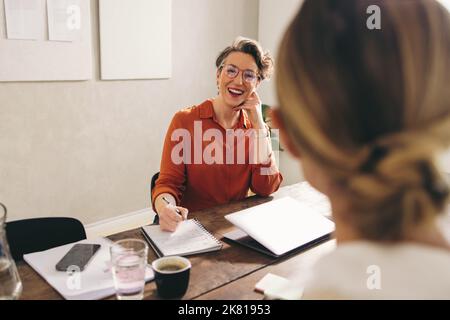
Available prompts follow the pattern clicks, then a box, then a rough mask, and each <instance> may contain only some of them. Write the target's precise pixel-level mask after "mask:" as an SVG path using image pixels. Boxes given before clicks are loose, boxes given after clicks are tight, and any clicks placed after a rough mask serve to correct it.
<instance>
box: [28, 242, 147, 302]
mask: <svg viewBox="0 0 450 320" xmlns="http://www.w3.org/2000/svg"><path fill="white" fill-rule="evenodd" d="M76 243H91V244H100V245H101V248H100V249H99V251H98V252H97V253H96V254H95V256H94V257H93V258H92V260H91V261H90V262H89V264H88V265H87V266H86V268H85V269H84V270H83V271H82V272H76V273H73V274H69V273H67V272H61V271H57V270H56V269H55V265H56V264H57V263H58V261H59V260H60V259H61V258H62V257H63V256H64V255H65V254H66V253H67V252H68V251H69V250H70V248H71V247H72V246H73V245H74V243H71V244H67V245H64V246H60V247H56V248H52V249H49V250H46V251H41V252H35V253H30V254H26V255H24V256H23V257H24V260H25V261H26V262H27V263H28V264H29V265H30V266H31V267H32V268H33V269H34V270H36V272H37V273H39V274H40V275H41V276H42V277H43V278H44V279H45V280H46V281H47V282H48V283H49V284H50V285H51V286H52V287H53V288H55V290H56V291H58V292H59V293H60V294H61V295H62V296H63V297H64V298H65V299H67V300H95V299H102V298H105V297H108V296H111V295H113V294H115V288H114V282H113V277H112V273H111V270H110V261H111V256H110V253H109V248H110V247H111V245H112V241H110V240H108V239H105V238H97V239H93V240H83V241H79V242H76ZM153 278H154V274H153V270H152V269H151V267H150V266H148V267H147V270H146V274H145V280H146V281H149V280H152V279H153Z"/></svg>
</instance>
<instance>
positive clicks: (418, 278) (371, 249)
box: [303, 241, 450, 299]
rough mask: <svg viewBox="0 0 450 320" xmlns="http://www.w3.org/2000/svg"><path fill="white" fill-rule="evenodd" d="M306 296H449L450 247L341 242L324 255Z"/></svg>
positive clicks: (435, 297)
mask: <svg viewBox="0 0 450 320" xmlns="http://www.w3.org/2000/svg"><path fill="white" fill-rule="evenodd" d="M303 298H304V299H450V251H447V250H445V249H440V248H436V247H431V246H426V245H421V244H416V243H402V244H395V245H383V244H378V243H375V242H369V241H355V242H349V243H343V244H339V245H338V246H337V248H336V250H335V251H333V252H332V253H330V254H329V255H327V256H325V257H323V258H322V259H320V260H319V261H318V262H317V264H316V265H315V267H314V269H313V274H312V278H311V279H310V281H309V282H308V283H307V284H306V287H305V292H304V295H303Z"/></svg>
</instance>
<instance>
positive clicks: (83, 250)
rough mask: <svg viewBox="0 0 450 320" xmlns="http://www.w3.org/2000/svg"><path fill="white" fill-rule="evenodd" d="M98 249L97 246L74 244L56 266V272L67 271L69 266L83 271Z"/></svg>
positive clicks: (98, 246)
mask: <svg viewBox="0 0 450 320" xmlns="http://www.w3.org/2000/svg"><path fill="white" fill-rule="evenodd" d="M100 247H101V246H100V245H99V244H87V243H77V244H75V245H74V246H73V247H72V248H70V250H69V252H67V253H66V254H65V255H64V257H62V259H61V260H60V261H59V262H58V263H57V264H56V270H58V271H67V270H68V268H69V267H70V266H76V267H78V268H79V269H80V271H83V270H84V269H85V267H86V265H87V264H88V262H89V261H90V260H91V259H92V257H93V256H94V255H95V254H96V253H97V251H98V250H99V249H100Z"/></svg>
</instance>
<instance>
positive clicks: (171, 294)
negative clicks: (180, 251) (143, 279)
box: [152, 256, 191, 299]
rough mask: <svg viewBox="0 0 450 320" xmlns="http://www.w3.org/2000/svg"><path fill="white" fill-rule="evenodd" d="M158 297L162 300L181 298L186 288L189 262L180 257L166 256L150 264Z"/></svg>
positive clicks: (189, 267)
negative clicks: (153, 272)
mask: <svg viewBox="0 0 450 320" xmlns="http://www.w3.org/2000/svg"><path fill="white" fill-rule="evenodd" d="M152 268H153V270H154V271H155V282H156V288H157V291H158V295H159V296H160V297H161V298H164V299H174V298H181V297H182V296H183V295H184V294H185V293H186V290H187V288H188V284H189V274H190V269H191V262H190V261H189V260H188V259H186V258H184V257H181V256H168V257H162V258H159V259H156V260H155V261H153V263H152Z"/></svg>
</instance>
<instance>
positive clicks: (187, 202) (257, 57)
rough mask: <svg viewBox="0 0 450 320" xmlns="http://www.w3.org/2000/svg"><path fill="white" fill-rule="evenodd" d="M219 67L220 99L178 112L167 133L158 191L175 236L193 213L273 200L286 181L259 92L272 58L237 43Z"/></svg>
mask: <svg viewBox="0 0 450 320" xmlns="http://www.w3.org/2000/svg"><path fill="white" fill-rule="evenodd" d="M216 67H217V73H216V83H217V87H218V95H217V96H216V97H214V98H211V99H207V100H206V101H204V102H202V103H201V104H199V105H196V106H193V107H189V108H185V109H183V110H180V111H179V112H177V113H176V114H175V116H174V117H173V119H172V122H171V124H170V126H169V129H168V130H167V134H166V139H165V142H164V149H163V154H162V158H161V168H160V175H159V178H158V180H157V181H156V184H155V187H154V188H153V190H152V204H153V208H154V210H155V212H157V214H158V216H159V222H160V225H161V228H162V229H163V230H168V231H174V230H175V229H176V227H177V225H178V223H179V222H180V221H182V220H183V219H185V218H186V217H187V213H188V209H187V208H189V209H190V210H198V209H203V208H207V207H211V206H214V205H218V204H223V203H227V202H230V201H236V200H241V199H243V198H245V197H246V196H247V194H248V193H249V191H250V190H251V191H252V192H253V193H256V194H258V195H260V196H268V195H270V194H271V193H273V192H275V191H276V190H277V189H278V187H279V186H280V184H281V181H282V176H281V174H280V172H279V171H278V168H277V165H276V163H275V158H274V156H273V154H272V148H271V143H270V135H269V130H268V127H267V126H266V124H265V123H264V120H263V116H262V109H261V101H260V99H259V96H258V94H257V88H258V87H259V85H260V83H261V81H263V80H264V79H267V78H269V77H270V75H271V73H272V69H273V61H272V58H271V57H270V55H269V54H268V53H267V52H264V51H263V50H262V48H261V46H260V45H259V44H258V43H257V42H256V41H254V40H251V39H247V38H238V39H236V40H235V41H234V42H233V44H232V45H231V46H229V47H227V48H225V49H224V50H223V51H222V52H221V53H220V54H219V56H218V57H217V60H216ZM203 132H204V134H203ZM205 155H206V156H207V157H206V158H207V159H205ZM203 160H205V161H203ZM163 198H165V199H167V200H168V201H169V203H167V202H165V201H163ZM177 206H178V207H177ZM177 209H178V210H179V212H180V213H181V215H180V214H178V213H177V212H176V210H177Z"/></svg>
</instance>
